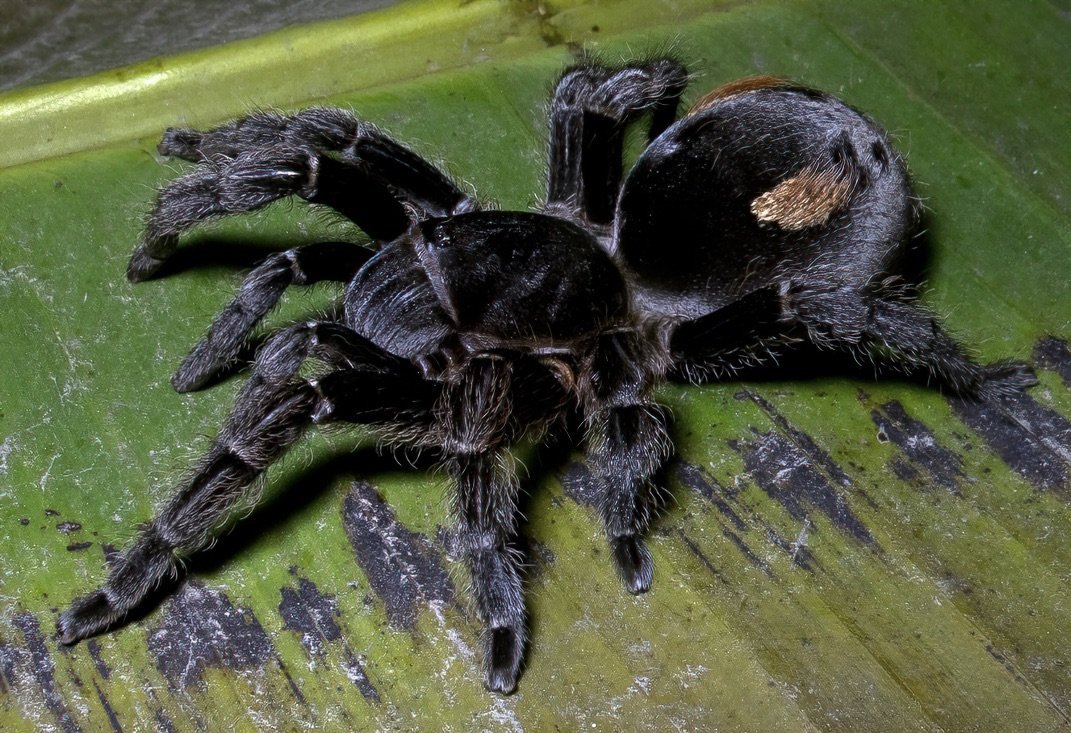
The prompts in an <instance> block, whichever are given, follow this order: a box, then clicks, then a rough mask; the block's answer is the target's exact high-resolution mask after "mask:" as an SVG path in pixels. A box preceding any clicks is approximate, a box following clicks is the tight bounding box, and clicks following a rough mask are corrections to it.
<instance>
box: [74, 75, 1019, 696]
mask: <svg viewBox="0 0 1071 733" xmlns="http://www.w3.org/2000/svg"><path fill="white" fill-rule="evenodd" d="M687 79H688V77H687V74H686V72H685V70H684V68H683V67H681V66H680V64H678V63H676V62H675V61H672V60H669V59H658V60H655V61H651V62H646V63H637V64H634V65H627V66H621V67H612V68H611V67H605V66H601V65H597V64H593V63H586V64H582V65H579V66H576V67H574V68H571V69H569V70H567V71H566V72H565V74H564V75H563V76H562V77H561V79H560V81H559V82H558V84H557V87H556V89H555V92H554V97H553V100H552V102H551V105H550V118H551V119H550V161H549V167H550V176H549V187H548V192H547V199H546V205H545V206H544V208H543V211H542V212H540V213H522V212H500V211H488V210H484V209H482V208H481V207H480V205H479V204H478V203H477V202H476V201H475V200H473V199H472V198H470V197H469V196H467V195H466V194H465V193H463V192H462V190H461V189H460V188H458V187H457V186H456V185H455V184H454V183H453V182H452V181H451V180H450V179H449V178H448V177H447V176H446V175H444V174H443V173H442V172H441V171H439V170H438V169H437V168H436V167H435V166H433V165H431V164H429V163H428V162H426V161H425V160H423V159H422V158H420V157H418V156H417V155H416V154H414V153H413V152H411V151H410V150H408V149H407V148H405V147H403V146H401V145H399V144H398V143H397V142H395V141H394V140H392V139H391V138H390V137H388V136H386V135H385V134H383V133H382V132H380V131H379V130H378V129H377V128H375V127H373V126H371V125H369V124H367V123H365V122H362V121H360V120H358V119H357V118H355V117H354V116H353V115H351V114H350V113H348V112H345V111H342V110H338V109H323V108H318V109H309V110H306V111H303V112H299V113H297V114H295V115H291V116H284V115H279V114H272V113H258V114H254V115H251V116H249V117H246V118H244V119H241V120H239V121H237V122H233V123H230V124H227V125H224V126H222V127H219V128H216V129H214V130H210V131H208V132H204V133H201V132H195V131H193V130H170V131H168V132H167V133H166V134H165V136H164V139H163V142H161V144H160V150H161V152H163V153H164V154H167V155H173V156H177V157H180V158H185V159H187V160H190V161H193V162H195V163H197V166H196V167H195V168H194V169H193V171H192V172H190V173H188V174H187V175H185V176H183V177H182V178H180V179H178V180H177V181H175V182H173V183H172V184H170V185H168V186H166V187H165V188H163V189H162V190H161V191H160V195H159V198H158V200H157V203H156V207H155V209H154V211H153V213H152V215H151V217H150V219H149V222H148V226H147V228H146V233H145V237H144V241H143V243H142V245H141V246H140V247H139V248H138V249H137V250H136V251H135V253H134V255H133V257H132V258H131V260H130V265H129V268H128V276H129V278H130V279H131V280H134V281H138V280H144V279H146V278H149V277H152V276H153V275H154V274H155V273H156V272H157V271H158V269H159V268H160V267H161V266H162V265H163V263H164V262H165V261H166V260H167V258H168V256H169V255H170V254H171V253H172V252H173V251H174V249H175V247H176V244H177V241H178V237H179V235H180V234H181V233H182V232H183V231H184V230H186V229H187V228H189V227H191V226H193V225H195V224H197V223H198V222H200V221H203V220H205V219H208V218H210V217H215V216H221V215H227V214H235V213H240V212H245V211H251V210H253V209H256V208H259V207H261V206H264V205H266V204H268V203H270V202H272V201H274V200H277V199H280V198H283V197H287V196H291V195H296V196H299V197H301V198H303V199H305V200H307V201H309V202H311V203H314V204H320V205H324V206H328V207H331V208H332V209H334V210H335V211H337V212H339V213H340V214H342V215H343V216H345V217H347V218H348V219H350V220H351V221H352V222H353V223H354V224H356V225H357V226H358V227H360V228H361V229H363V230H364V231H365V232H366V233H367V234H368V235H369V236H370V237H371V239H372V242H371V244H370V245H369V246H367V247H363V246H358V245H349V244H339V243H330V244H322V245H312V246H307V247H299V248H297V249H293V250H290V251H287V252H281V253H279V254H276V255H273V256H271V257H269V258H268V259H267V260H266V261H265V262H263V263H262V264H261V265H259V266H258V267H256V268H255V269H254V270H253V271H252V272H251V273H250V275H249V276H248V278H247V279H246V281H245V283H244V284H243V285H242V288H241V290H240V291H239V293H238V295H237V297H236V298H235V300H234V302H233V303H232V304H231V305H230V306H228V307H227V308H226V309H225V310H224V311H223V312H222V313H220V314H219V316H218V317H217V318H216V320H215V322H214V323H213V325H212V327H211V329H210V330H209V332H208V334H207V336H206V337H205V338H204V339H203V340H202V341H201V342H200V343H199V344H198V345H197V346H196V347H195V348H194V350H193V352H192V353H191V354H190V355H189V356H188V357H187V358H186V360H185V361H184V362H183V364H182V366H181V367H180V368H179V370H178V372H177V373H176V374H175V376H174V378H173V380H172V383H173V384H174V386H175V388H176V389H178V390H181V391H186V390H191V389H196V388H199V387H201V386H203V385H204V384H206V383H207V382H208V381H209V380H211V379H212V378H213V377H214V376H216V375H218V374H219V373H220V372H221V371H222V370H224V369H225V368H227V367H228V366H230V365H231V364H233V363H234V362H235V361H236V360H237V359H238V358H239V355H240V353H241V351H242V347H243V345H244V344H245V343H246V342H247V340H248V337H249V334H250V332H251V331H252V329H253V328H254V327H255V326H256V324H257V323H258V321H259V320H260V319H261V318H262V317H263V316H264V315H265V314H266V313H267V312H268V311H269V310H270V309H271V308H272V306H273V305H274V304H275V303H276V301H277V300H278V299H279V297H280V295H281V294H282V292H283V290H285V289H286V288H287V287H288V286H289V285H292V284H297V285H307V284H310V283H315V282H320V281H325V280H333V281H338V282H341V283H343V284H344V286H345V292H344V297H343V304H342V308H341V310H340V312H339V315H338V317H337V318H336V319H333V320H322V321H314V322H310V323H303V324H299V325H295V326H292V327H290V328H287V329H285V330H283V331H281V332H279V333H277V334H275V335H274V336H272V337H271V338H270V339H269V340H268V341H267V342H266V343H265V345H264V346H263V347H262V348H261V349H260V351H259V353H258V355H257V358H256V361H255V363H254V364H253V367H252V376H251V377H250V379H249V381H248V383H247V384H246V386H245V388H244V390H243V391H242V393H241V394H240V396H239V398H238V401H237V404H236V405H235V407H234V410H233V412H232V413H231V415H230V417H229V418H228V419H227V422H226V423H225V424H224V426H223V429H222V430H221V432H220V434H219V436H218V437H217V438H216V440H215V443H214V444H213V446H212V448H211V449H210V451H209V452H208V454H207V455H206V456H205V457H204V459H203V460H202V462H201V463H200V464H199V466H198V468H197V469H196V471H195V472H194V473H193V475H192V477H191V478H189V479H188V480H187V481H186V482H185V483H183V484H182V485H181V486H180V487H179V489H178V490H177V491H176V492H175V493H174V495H173V497H172V498H171V499H170V501H169V502H168V503H167V504H166V505H165V506H164V507H163V508H162V509H161V510H160V513H159V514H158V515H157V516H156V518H155V519H154V520H153V521H152V522H150V523H149V524H148V525H147V526H146V527H145V529H144V530H143V531H142V533H141V535H140V537H139V539H138V540H137V541H136V542H134V543H133V544H132V545H131V546H130V547H128V548H127V549H126V550H125V551H124V552H123V553H122V556H121V558H120V561H119V562H117V563H116V564H115V566H114V568H113V569H112V571H111V574H110V575H109V577H108V580H107V582H106V583H105V585H104V587H103V588H102V589H101V590H99V591H96V592H94V593H92V594H90V595H88V596H86V597H83V598H81V599H79V600H77V601H75V603H74V605H73V606H72V607H71V609H70V610H68V611H67V612H66V613H65V614H63V615H62V616H61V617H60V621H59V629H60V634H61V638H62V640H63V642H64V643H74V642H75V641H77V640H79V639H82V638H85V637H87V636H90V635H92V634H95V633H98V632H100V631H102V630H104V629H106V628H109V627H110V626H113V625H114V624H115V623H117V622H119V621H121V620H122V619H123V618H124V617H125V616H126V614H127V613H128V612H129V611H130V610H131V609H132V608H134V607H135V606H136V605H137V604H138V603H140V602H141V601H142V600H143V599H144V598H145V597H146V595H147V594H148V593H149V592H150V591H151V590H152V589H153V588H154V587H155V586H156V585H157V584H158V582H159V581H160V579H161V578H162V577H164V576H165V575H167V574H169V573H172V572H174V570H175V565H176V562H177V561H178V559H179V558H180V557H181V556H182V555H184V554H188V553H190V552H193V551H195V550H197V549H199V548H201V547H202V546H204V545H205V544H206V543H207V542H208V541H209V539H210V536H211V532H212V531H213V530H214V529H217V528H218V527H219V525H220V524H221V522H223V521H224V520H225V519H226V517H227V516H228V514H229V513H230V510H231V509H233V507H235V506H236V505H237V504H238V503H239V502H241V501H242V500H243V499H244V498H247V496H248V493H249V492H248V487H249V486H250V484H252V483H253V482H254V480H255V479H256V478H257V477H258V476H259V475H260V474H261V473H262V472H263V471H264V470H265V469H266V468H267V467H268V466H269V465H270V464H271V463H272V462H273V461H274V460H275V459H276V458H277V457H278V456H279V455H280V454H281V453H282V452H283V451H284V450H286V449H287V448H288V447H289V446H290V445H291V444H292V443H294V441H296V440H297V439H298V437H299V436H300V435H301V433H302V431H303V430H304V429H305V428H306V427H307V426H308V425H310V424H312V423H326V422H331V421H346V422H352V423H360V424H365V425H369V426H371V427H373V428H374V429H376V430H378V431H379V432H380V433H381V434H382V435H383V436H384V437H385V438H387V439H388V440H392V441H395V442H397V443H399V444H403V445H415V446H419V447H434V448H436V449H437V450H438V451H439V454H440V455H441V456H442V460H443V463H444V465H445V467H446V468H447V470H448V472H449V474H450V476H451V477H452V479H453V481H454V484H455V491H454V501H455V509H456V514H457V522H458V536H459V540H460V547H461V551H462V554H463V556H464V559H465V561H466V563H467V565H468V568H469V572H470V574H471V579H472V588H473V592H474V596H475V602H476V607H477V610H478V611H479V613H480V615H481V617H482V619H483V621H484V622H485V623H486V627H487V632H486V650H485V651H486V669H487V685H488V687H489V688H490V689H492V690H495V691H498V692H509V691H511V690H513V688H514V687H515V685H516V681H517V677H518V674H519V670H520V664H521V659H522V656H523V653H524V638H525V611H524V602H523V598H522V581H521V575H520V573H519V569H518V563H519V560H518V558H517V557H516V553H515V551H514V550H513V549H512V548H513V547H514V540H515V537H516V531H517V522H516V520H517V518H516V514H517V507H516V502H517V496H518V481H517V476H516V475H515V474H514V472H513V469H512V468H511V466H512V464H511V462H510V461H508V460H503V458H504V456H505V455H506V452H507V451H508V450H509V449H510V446H511V445H512V444H513V443H515V442H516V441H517V440H518V439H519V438H520V437H521V436H522V435H524V434H526V433H529V432H531V431H533V430H535V429H538V428H539V427H540V426H544V425H547V424H549V423H551V422H554V421H557V420H559V419H560V418H562V417H565V416H568V415H575V414H578V415H579V417H580V418H581V419H580V420H574V421H572V422H573V423H575V424H579V425H583V426H584V432H585V434H584V435H583V436H582V437H583V439H584V443H585V445H586V446H587V454H588V461H589V463H590V466H591V469H592V474H593V476H594V477H595V480H596V481H597V482H598V486H599V490H600V492H601V501H600V507H601V514H602V517H603V520H604V523H605V527H606V532H607V535H608V537H609V541H610V544H611V549H612V556H613V558H614V562H615V563H616V566H617V570H618V572H619V574H620V575H621V577H622V579H623V580H624V583H625V586H626V587H627V588H628V590H629V591H631V592H633V593H640V592H643V591H646V590H647V589H648V588H649V587H650V583H651V572H652V564H651V556H650V554H649V553H648V551H647V549H646V547H645V545H644V541H643V532H644V529H645V527H646V525H647V523H648V520H649V518H650V516H651V513H652V511H653V509H654V508H655V503H656V497H657V494H658V490H657V488H656V487H655V485H654V480H655V476H656V474H657V472H658V471H659V469H660V467H661V466H662V465H663V464H664V462H665V461H666V459H667V458H668V457H669V455H670V452H671V443H670V439H669V432H668V429H667V424H666V418H665V415H664V412H663V411H662V410H661V409H660V408H659V406H658V405H657V403H656V402H655V401H654V399H653V390H654V388H655V387H656V386H657V385H658V384H659V383H660V382H661V381H663V380H664V379H666V378H668V377H674V376H676V377H685V378H689V379H692V380H695V381H698V380H703V379H711V378H719V377H723V376H725V375H729V374H732V373H733V372H734V371H736V370H737V369H739V368H741V367H744V366H748V365H751V364H755V363H760V362H763V361H764V360H767V359H768V358H769V357H771V356H772V355H777V354H779V353H782V352H784V351H787V350H790V349H792V348H795V346H796V345H797V344H799V343H801V342H805V341H809V342H811V343H813V344H817V345H818V346H821V347H825V348H830V349H839V350H842V351H849V352H853V353H856V354H863V355H867V356H870V357H871V358H873V359H875V360H876V361H877V362H879V364H881V365H886V366H891V367H894V368H898V369H900V370H903V371H907V372H914V371H920V372H925V371H929V372H930V373H931V374H932V376H933V377H934V378H935V379H936V380H937V381H938V382H939V383H941V384H942V385H944V386H946V387H948V388H950V389H952V390H954V391H956V392H958V393H961V394H966V395H972V396H978V397H986V396H991V395H999V394H1004V393H1009V392H1013V391H1016V390H1019V389H1022V388H1024V387H1026V386H1029V385H1030V384H1032V383H1033V378H1032V375H1031V373H1030V371H1029V370H1028V369H1027V368H1026V367H1025V366H1024V365H1021V364H1015V363H1007V362H1005V363H999V364H994V365H990V366H983V365H979V364H977V363H975V362H973V361H971V360H970V359H969V358H968V357H967V356H965V355H964V353H963V350H962V349H961V348H960V347H959V346H958V345H957V344H956V342H955V341H953V340H952V339H951V338H949V337H948V336H947V335H946V334H945V332H944V331H943V330H942V329H941V327H940V326H939V325H938V323H937V321H936V320H935V319H934V317H933V316H932V315H931V314H930V313H929V312H927V311H926V310H924V309H923V308H922V307H920V306H919V305H917V304H916V303H915V302H913V301H912V300H911V298H910V297H909V296H908V295H906V294H905V293H906V292H907V291H906V290H905V289H904V288H903V287H897V286H895V285H894V284H892V283H895V282H896V281H895V279H894V278H893V277H892V275H893V273H892V271H891V268H892V266H893V265H894V263H895V262H896V260H897V257H898V255H900V254H902V253H903V252H904V251H905V249H906V248H907V247H908V243H909V240H910V238H911V236H912V233H913V228H914V226H915V224H916V219H917V207H916V203H915V200H914V199H913V198H912V195H911V191H910V188H909V183H908V178H907V174H906V172H905V167H904V164H903V161H902V159H901V157H900V155H899V154H898V153H897V152H896V151H895V150H894V149H893V148H892V146H891V145H890V144H889V142H888V140H887V138H886V136H885V134H884V133H883V132H882V131H881V130H880V129H879V128H878V127H877V126H876V125H875V124H874V123H873V122H872V121H870V120H869V119H868V118H866V117H864V116H863V115H861V114H859V113H858V112H855V111H854V110H852V109H850V108H849V107H847V106H845V105H844V104H843V103H841V102H839V101H837V100H836V99H834V98H832V97H830V96H827V95H825V94H822V93H820V92H815V91H812V90H809V89H805V88H802V87H799V86H794V85H792V84H789V83H786V82H783V81H781V80H777V79H772V78H756V79H747V80H744V81H742V82H736V83H733V84H730V85H727V86H724V87H722V88H720V89H718V90H716V91H714V92H712V93H710V94H708V95H707V96H705V97H703V98H701V99H700V100H699V101H698V102H696V103H695V104H694V105H693V106H692V108H691V110H690V111H689V112H688V113H687V114H686V115H685V116H683V117H681V118H679V119H678V115H677V107H678V103H679V100H680V96H681V94H682V92H683V91H684V88H685V84H686V82H687ZM641 117H643V118H644V119H648V120H649V125H650V128H649V137H648V145H647V147H646V149H645V150H644V152H643V153H642V154H641V155H640V156H639V159H638V161H637V162H636V164H635V166H634V167H633V168H632V170H631V171H630V172H629V173H628V174H627V176H626V175H624V174H623V164H622V146H623V141H624V131H625V128H626V127H627V125H628V124H629V123H631V122H634V121H636V120H638V119H640V118H641ZM309 358H315V359H317V360H319V361H321V362H323V363H324V365H325V368H326V372H325V373H324V374H323V375H322V376H320V377H318V378H306V377H305V376H303V375H302V373H301V372H299V367H300V366H301V365H302V363H303V362H304V361H305V360H307V359H309Z"/></svg>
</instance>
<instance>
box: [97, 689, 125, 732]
mask: <svg viewBox="0 0 1071 733" xmlns="http://www.w3.org/2000/svg"><path fill="white" fill-rule="evenodd" d="M93 689H95V690H96V691H97V699H98V700H100V704H101V706H102V707H103V708H104V714H105V715H107V716H108V723H109V724H110V725H111V727H112V730H114V731H115V733H123V726H122V725H120V724H119V716H117V715H116V714H115V711H114V710H112V706H111V704H110V703H109V702H108V698H106V697H105V696H104V691H103V690H102V689H100V685H98V684H97V683H96V681H95V680H94V682H93Z"/></svg>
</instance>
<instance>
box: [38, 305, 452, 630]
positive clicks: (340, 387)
mask: <svg viewBox="0 0 1071 733" xmlns="http://www.w3.org/2000/svg"><path fill="white" fill-rule="evenodd" d="M312 353H315V354H316V355H318V356H322V357H324V358H325V359H328V360H330V361H333V362H334V363H335V364H337V365H341V366H343V367H344V368H343V369H341V370H339V371H337V372H333V373H331V374H329V375H328V376H327V377H325V378H324V379H322V380H301V379H297V378H295V374H296V372H297V369H298V368H299V366H300V364H301V362H302V361H304V359H305V358H307V356H308V355H309V354H312ZM395 360H396V357H393V356H391V355H390V354H386V353H385V352H383V353H377V352H376V347H375V346H374V345H373V344H371V343H370V342H367V341H366V340H365V339H362V338H361V337H360V336H358V335H357V334H354V333H352V332H350V331H349V330H348V329H345V328H344V327H342V326H338V325H337V324H330V323H322V324H317V323H314V324H306V325H303V326H298V327H295V328H292V329H288V330H287V331H284V332H282V333H281V334H279V335H278V336H276V337H275V338H273V339H272V340H271V341H269V342H268V343H267V344H265V346H264V348H263V349H261V352H260V354H259V355H258V357H257V364H256V366H255V368H254V372H253V376H252V377H251V378H250V380H249V382H248V383H247V384H246V386H245V388H244V389H243V390H242V392H241V394H240V395H239V397H238V400H237V402H236V404H235V407H234V409H233V411H232V412H231V414H230V416H229V417H228V418H227V420H226V422H225V423H224V425H223V428H222V430H221V431H220V433H219V435H218V436H217V437H216V439H215V441H214V442H213V444H212V447H211V448H210V449H209V451H208V453H207V454H206V455H205V456H204V458H202V459H201V461H200V463H199V464H198V466H197V467H196V468H195V469H194V471H193V473H192V474H191V475H190V476H189V477H188V478H187V479H186V480H185V481H184V482H183V483H182V484H181V485H180V486H179V488H178V489H177V490H176V491H175V492H174V493H173V494H172V496H171V498H170V499H169V500H168V501H167V503H166V504H164V506H163V507H162V509H161V510H160V511H159V513H158V514H157V515H156V517H155V518H154V519H153V520H152V521H151V522H149V523H148V524H147V525H146V526H145V527H144V528H143V529H142V531H141V533H140V535H139V537H138V539H137V540H135V541H134V543H133V544H132V545H130V546H129V547H127V548H126V549H125V550H124V551H123V552H122V553H121V554H120V556H119V558H118V560H117V562H116V563H115V565H114V567H113V568H112V570H111V572H110V573H109V575H108V579H107V581H106V582H105V584H104V586H103V587H102V588H101V589H100V590H98V591H96V592H94V593H91V594H90V595H88V596H85V597H82V598H79V599H77V600H76V601H75V602H74V603H73V604H72V605H71V608H70V609H69V610H68V611H67V612H65V613H64V614H63V615H62V616H60V619H59V632H60V640H61V641H62V642H63V643H64V644H73V643H75V642H77V641H78V640H80V639H84V638H86V637H89V636H92V635H94V634H97V633H99V632H101V631H104V630H106V629H108V628H110V627H112V626H114V625H115V624H116V623H118V622H119V621H121V620H122V619H123V618H124V617H125V616H126V615H127V614H128V613H129V612H130V611H131V610H132V609H134V608H136V607H137V606H138V605H139V604H140V603H141V602H142V601H144V599H145V598H146V596H148V595H149V594H150V593H151V592H152V591H153V590H154V589H155V588H156V587H157V586H158V585H159V584H160V582H161V581H162V580H164V579H165V578H166V577H168V576H172V575H174V574H175V573H176V572H177V565H178V563H179V561H180V558H181V557H183V556H186V555H189V554H191V553H193V552H196V551H197V550H199V549H201V548H202V547H204V546H205V545H206V544H207V543H208V542H209V541H210V540H211V538H212V536H213V532H214V531H215V530H217V529H218V528H219V527H220V525H221V524H223V523H224V522H225V521H226V520H227V519H228V518H229V517H230V516H232V515H233V512H234V510H235V508H236V507H238V506H240V505H242V504H243V503H251V502H253V501H255V498H256V496H255V492H254V491H252V490H251V487H252V486H254V484H255V481H256V479H257V478H258V477H259V476H260V475H261V474H262V473H263V472H264V471H265V470H266V469H267V468H268V466H270V465H271V464H272V463H273V462H274V461H275V460H276V459H277V458H278V457H279V456H280V455H281V454H282V453H283V452H284V451H285V450H286V449H287V448H289V447H290V446H291V445H292V444H293V443H294V442H296V441H297V440H298V438H300V436H301V435H302V433H303V432H304V430H305V428H306V427H307V426H308V425H309V424H311V423H312V422H326V421H329V420H333V419H341V418H342V417H343V414H340V410H339V409H338V408H339V406H341V407H342V408H343V409H342V410H341V412H342V413H344V417H345V418H348V419H353V420H355V421H360V422H366V423H371V424H376V425H382V426H383V427H384V428H386V429H387V430H390V429H392V428H395V427H396V425H397V423H398V421H400V420H403V419H404V420H408V421H410V423H416V424H419V422H420V421H421V420H422V421H423V424H424V425H425V426H430V425H431V424H432V421H433V410H432V408H433V406H434V403H435V398H436V397H437V394H438V390H437V388H435V387H434V386H429V385H427V383H425V382H424V381H423V380H422V379H420V377H419V374H418V373H417V371H416V370H415V368H413V367H412V365H411V364H409V363H408V362H407V361H404V360H399V361H401V362H402V364H403V365H404V366H403V367H402V368H399V369H395V368H394V366H395V364H396V361H395ZM406 368H407V369H408V370H407V369H406ZM342 375H345V377H346V378H345V379H340V377H341V376H342ZM357 389H360V390H363V391H364V392H365V393H366V394H369V395H371V396H372V399H371V400H369V404H368V407H367V409H366V411H364V412H362V410H361V408H360V407H359V405H357V404H355V403H356V402H358V401H359V399H360V395H359V394H355V393H354V391H353V390H357ZM392 389H396V390H399V391H391V390H392ZM391 394H398V395H401V397H400V399H399V400H398V401H397V403H396V404H393V405H385V404H384V400H385V399H388V398H387V397H386V396H387V395H391ZM417 399H422V400H423V405H422V406H417V405H415V404H414V400H417Z"/></svg>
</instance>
